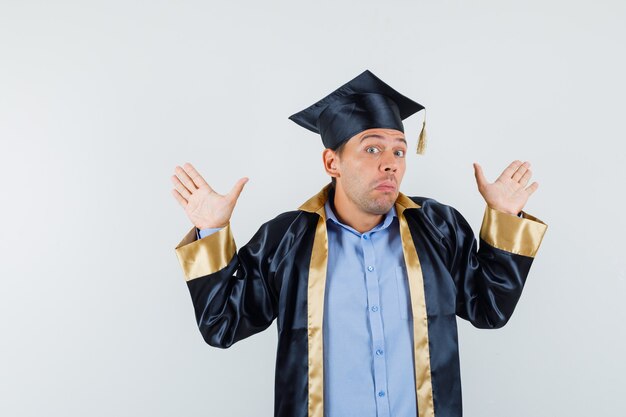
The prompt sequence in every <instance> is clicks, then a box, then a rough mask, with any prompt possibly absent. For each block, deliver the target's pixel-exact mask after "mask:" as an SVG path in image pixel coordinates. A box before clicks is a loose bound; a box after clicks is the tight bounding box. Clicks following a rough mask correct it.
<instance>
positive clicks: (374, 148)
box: [365, 146, 378, 153]
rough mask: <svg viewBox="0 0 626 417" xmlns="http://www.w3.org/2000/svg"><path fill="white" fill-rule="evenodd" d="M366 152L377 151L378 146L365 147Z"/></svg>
mask: <svg viewBox="0 0 626 417" xmlns="http://www.w3.org/2000/svg"><path fill="white" fill-rule="evenodd" d="M365 152H367V153H377V152H378V148H376V147H374V146H369V147H367V148H365Z"/></svg>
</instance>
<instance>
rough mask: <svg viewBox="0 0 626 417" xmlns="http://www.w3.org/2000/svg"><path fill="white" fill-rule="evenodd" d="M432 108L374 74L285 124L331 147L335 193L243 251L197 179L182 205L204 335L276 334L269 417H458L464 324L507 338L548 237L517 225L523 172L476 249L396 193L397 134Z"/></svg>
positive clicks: (435, 215) (220, 342)
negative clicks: (503, 332) (502, 331)
mask: <svg viewBox="0 0 626 417" xmlns="http://www.w3.org/2000/svg"><path fill="white" fill-rule="evenodd" d="M421 109H423V107H422V106H421V105H419V104H418V103H415V102H414V101H412V100H410V99H408V98H406V97H404V96H402V95H401V94H399V93H398V92H397V91H395V90H393V89H392V88H391V87H389V86H388V85H387V84H385V83H384V82H382V81H381V80H380V79H378V78H377V77H376V76H374V75H373V74H372V73H371V72H369V71H365V72H364V73H362V74H361V75H359V76H358V77H356V78H355V79H353V80H352V81H350V82H348V83H347V84H345V85H343V86H342V87H340V88H339V89H338V90H336V91H334V92H333V93H331V94H330V95H328V96H326V97H325V98H323V99H322V100H320V101H319V102H317V103H315V104H314V105H312V106H311V107H309V108H307V109H305V110H303V111H302V112H299V113H297V114H295V115H293V116H291V119H292V120H294V121H295V122H296V123H298V124H300V125H301V126H303V127H305V128H307V129H310V130H312V131H314V132H316V133H319V134H320V135H321V136H322V141H323V143H324V145H325V147H326V149H325V150H324V152H323V161H324V169H325V170H326V172H327V173H328V174H329V176H330V177H331V178H332V179H333V182H332V184H330V185H329V186H326V187H325V188H324V189H323V190H322V191H321V192H320V193H318V194H317V195H316V196H314V197H312V198H311V199H310V200H308V201H307V202H306V203H304V204H303V205H302V206H301V207H300V208H299V209H298V210H295V211H290V212H287V213H283V214H281V215H279V216H278V217H276V218H275V219H273V220H271V221H269V222H268V223H266V224H264V225H263V226H261V228H260V230H259V231H258V232H257V233H256V234H255V236H254V237H253V238H252V239H251V240H250V242H249V243H248V244H246V245H245V246H243V247H242V248H240V249H239V251H237V250H236V247H235V243H234V240H233V237H232V235H231V232H230V228H229V219H230V216H231V213H232V211H233V209H234V206H235V203H236V201H237V198H238V197H239V194H240V193H241V191H242V189H243V187H244V185H245V183H246V181H247V179H245V178H242V179H241V180H239V182H237V184H236V185H235V186H234V187H233V189H232V191H231V192H230V193H229V194H226V195H223V196H222V195H219V194H217V193H216V192H215V191H213V190H212V189H211V187H210V186H209V185H208V184H207V183H206V181H205V180H204V179H203V178H202V176H201V175H200V174H199V173H198V172H197V171H196V170H195V169H194V168H193V166H191V165H190V164H185V165H184V167H176V175H175V176H173V177H172V180H173V182H174V184H175V187H176V188H175V190H173V194H174V197H175V198H176V199H177V201H178V202H179V203H180V204H181V206H183V207H184V209H185V211H186V213H187V215H188V217H189V219H190V220H191V221H192V223H193V224H194V226H195V227H194V228H193V229H192V230H191V231H190V233H189V234H188V235H187V236H186V237H185V238H184V239H183V241H182V242H181V243H180V244H179V246H178V247H177V248H176V253H177V255H178V258H179V260H180V262H181V265H182V267H183V271H184V273H185V276H186V278H187V284H188V287H189V291H190V293H191V297H192V300H193V303H194V307H195V311H196V318H197V322H198V326H199V328H200V332H201V333H202V335H203V337H204V339H205V340H206V342H207V343H209V344H210V345H212V346H217V347H223V348H226V347H229V346H230V345H231V344H233V343H235V342H237V341H238V340H241V339H243V338H245V337H248V336H250V335H252V334H254V333H257V332H259V331H262V330H264V329H266V328H267V327H268V326H269V325H270V324H271V323H272V321H273V320H274V319H277V326H278V353H277V361H276V384H275V416H276V417H323V416H326V417H344V416H358V417H370V416H371V417H376V416H378V417H381V416H393V417H409V416H410V417H415V416H420V417H424V416H426V417H433V416H436V417H460V416H461V414H462V411H461V385H460V374H459V357H458V343H457V328H456V316H457V315H458V316H460V317H462V318H464V319H466V320H469V321H470V322H471V323H472V324H473V325H475V326H476V327H480V328H497V327H501V326H503V325H504V324H505V323H506V322H507V320H508V319H509V318H510V317H511V314H512V313H513V310H514V308H515V305H516V303H517V301H518V299H519V297H520V295H521V291H522V288H523V286H524V282H525V280H526V276H527V274H528V271H529V269H530V266H531V263H532V260H533V257H534V256H535V253H536V252H537V249H538V248H539V245H540V243H541V240H542V238H543V234H544V233H545V230H546V225H545V224H543V223H542V222H541V221H539V220H538V219H536V218H534V217H532V216H530V215H528V214H526V213H524V212H522V208H523V207H524V205H525V204H526V201H527V200H528V198H529V196H530V195H531V194H532V193H533V192H534V191H535V190H536V189H537V186H538V185H537V183H533V184H531V185H530V186H528V187H527V184H528V182H529V179H530V175H531V172H530V169H529V166H530V165H529V164H528V163H521V162H520V161H515V162H513V163H511V164H510V165H509V166H508V167H507V168H506V169H505V170H504V172H503V173H502V175H501V176H500V177H499V178H498V179H497V180H496V181H495V182H494V183H489V182H488V181H487V180H486V179H485V177H484V176H483V173H482V171H481V169H480V166H478V165H475V167H474V168H475V173H476V180H477V183H478V189H479V191H480V193H481V194H482V196H483V197H484V199H485V201H486V203H487V208H486V211H485V217H484V220H483V225H482V228H481V232H480V238H481V239H480V249H478V248H477V243H476V240H475V238H474V235H473V232H472V229H471V228H470V226H469V225H468V223H467V222H466V221H465V219H464V218H463V217H462V216H461V215H460V214H459V213H458V212H457V211H456V210H455V209H453V208H452V207H449V206H446V205H443V204H441V203H438V202H437V201H435V200H432V199H428V198H423V197H412V198H409V197H407V196H405V195H403V194H402V193H400V192H399V187H400V184H401V182H402V178H403V176H404V172H405V166H406V159H405V155H406V153H407V143H406V139H405V137H404V133H403V132H404V127H403V125H402V120H403V119H404V118H406V117H408V116H410V115H411V114H413V113H415V112H417V111H419V110H421Z"/></svg>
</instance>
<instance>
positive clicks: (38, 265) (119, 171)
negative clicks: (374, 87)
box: [0, 0, 626, 417]
mask: <svg viewBox="0 0 626 417" xmlns="http://www.w3.org/2000/svg"><path fill="white" fill-rule="evenodd" d="M224 3H226V2H224ZM624 21H626V3H624V2H623V1H608V0H604V1H593V2H591V1H590V2H582V1H571V0H570V1H546V0H542V1H539V0H533V1H503V0H499V1H495V0H494V1H484V0H480V1H430V2H425V1H387V2H380V1H377V2H374V1H363V0H360V1H356V0H354V1H349V2H348V1H339V0H336V1H315V2H313V1H309V2H296V1H281V2H277V1H247V2H230V5H225V4H217V2H209V1H195V2H194V1H142V2H139V1H111V0H109V1H90V2H89V1H86V2H78V1H74V2H71V1H57V2H52V1H47V2H44V1H40V2H34V1H8V0H2V1H0V141H1V147H0V175H1V185H2V187H1V190H0V196H1V203H2V204H1V205H0V210H1V212H0V213H1V215H0V256H1V262H0V277H1V281H0V285H1V287H0V415H2V416H94V417H95V416H107V417H109V416H271V415H272V413H273V383H274V358H275V338H276V331H275V327H274V326H272V327H271V328H270V329H269V330H267V331H266V332H264V333H262V334H259V335H257V336H254V337H252V338H250V339H247V340H244V341H242V342H240V343H238V344H236V345H234V346H233V347H232V348H231V349H228V350H219V349H215V348H211V347H209V346H208V345H205V344H204V342H203V341H202V338H201V336H200V334H199V332H198V331H197V328H196V324H195V319H194V315H193V309H192V306H191V301H190V299H189V295H188V292H187V288H186V285H185V282H184V280H183V276H182V272H181V270H180V268H179V265H178V263H177V260H176V257H175V254H174V250H173V249H174V246H175V245H176V244H177V243H178V242H179V240H180V239H181V238H182V236H183V235H184V234H185V233H186V232H187V230H188V229H189V227H190V223H189V222H188V220H187V219H186V217H185V215H184V213H183V211H182V210H181V208H180V207H179V206H178V204H177V203H176V202H175V201H174V199H173V198H172V197H171V195H170V189H171V184H170V175H171V174H172V173H173V168H174V166H175V165H176V164H182V163H184V162H186V161H191V162H193V163H194V164H195V165H196V166H197V167H198V169H199V170H200V171H201V172H202V173H203V174H204V175H205V177H206V178H207V180H208V181H209V182H210V183H211V184H212V185H213V186H214V188H216V189H217V190H219V191H222V192H225V191H228V190H229V189H230V187H231V186H232V185H233V184H234V182H235V181H236V180H237V179H238V178H240V177H242V176H244V175H246V176H249V177H250V182H249V184H248V185H247V186H246V189H245V190H244V192H243V194H242V197H241V199H240V201H239V204H238V206H237V208H236V211H235V214H234V216H233V219H232V224H233V229H234V233H235V237H236V240H237V242H238V244H239V245H242V244H244V243H245V242H246V241H247V240H248V239H249V238H250V237H251V236H252V234H253V233H254V232H255V231H256V229H257V228H258V227H259V225H260V224H261V223H262V222H264V221H267V220H269V219H271V218H273V217H274V216H276V215H277V214H278V213H280V212H282V211H287V210H291V209H294V208H296V207H297V206H298V205H299V204H300V203H302V202H303V201H305V200H306V199H307V198H308V197H309V196H311V195H313V194H314V193H316V192H317V191H318V190H319V189H320V188H321V187H322V186H323V185H325V184H326V182H327V178H326V176H325V174H324V173H323V170H322V164H321V152H322V145H321V141H320V140H319V138H318V137H317V136H316V135H314V134H312V133H310V132H308V131H306V130H304V129H302V128H300V127H298V126H297V125H295V124H294V123H292V122H291V121H289V120H288V119H287V117H288V116H289V115H291V114H292V113H294V112H296V111H299V110H301V109H302V108H304V107H306V106H308V105H310V104H311V103H313V102H314V101H316V100H318V99H319V98H321V97H322V96H324V95H326V94H327V93H329V92H330V91H332V90H334V89H335V88H336V87H338V86H339V85H341V84H343V83H344V82H346V81H348V80H349V79H351V78H353V77H354V76H356V75H357V74H359V73H360V72H362V71H363V70H364V69H370V70H371V71H373V72H374V73H375V74H376V75H378V76H380V77H381V78H382V79H384V80H385V81H387V82H388V83H389V84H391V85H392V86H394V87H396V88H397V89H398V90H400V91H401V92H402V93H404V94H406V95H407V96H409V97H411V98H413V99H415V100H416V101H418V102H420V103H422V104H424V105H425V106H426V107H427V109H428V110H427V112H428V113H427V127H428V132H429V147H428V151H427V154H426V155H425V156H423V157H419V156H416V155H414V154H413V153H411V154H410V155H409V157H408V160H407V164H408V170H407V174H406V176H405V180H404V183H403V185H402V191H403V192H405V193H406V194H409V195H423V196H429V197H432V198H435V199H437V200H439V201H441V202H444V203H447V204H450V205H453V206H454V207H456V208H457V209H459V210H460V211H461V212H462V213H463V214H464V216H465V217H466V218H467V219H468V220H469V221H470V223H471V224H472V226H473V227H474V228H475V231H478V228H479V227H480V222H481V218H482V212H483V208H484V204H483V201H482V199H481V197H480V195H479V194H478V192H477V191H476V187H475V183H474V178H473V172H472V165H471V164H472V162H473V161H479V162H481V163H482V164H483V166H484V168H485V172H486V174H487V175H488V177H489V178H491V179H494V178H495V177H496V176H497V175H498V174H499V172H500V171H501V170H502V169H503V168H504V167H505V166H506V165H507V164H508V163H509V162H510V161H511V160H513V159H516V158H519V159H523V160H526V159H527V160H530V161H531V162H532V164H533V171H534V173H535V179H536V180H537V181H539V183H540V187H539V190H538V191H537V192H536V193H535V195H533V197H532V198H531V200H530V202H529V204H528V206H527V208H526V209H527V211H528V212H530V213H531V214H534V215H536V216H538V217H539V218H541V219H542V220H544V221H546V222H547V223H548V224H549V229H548V232H547V234H546V238H545V240H544V243H543V246H542V247H541V249H540V251H539V254H538V257H537V258H536V261H535V263H534V265H533V267H532V270H531V274H530V277H529V279H528V283H527V287H526V289H525V292H524V294H523V296H522V299H521V301H520V303H519V305H518V308H517V311H516V314H515V315H514V317H513V319H512V320H511V321H510V322H509V324H508V325H507V326H506V327H505V328H503V329H501V330H497V331H484V330H477V329H474V328H472V327H471V326H469V325H468V324H467V323H465V322H461V321H460V323H459V324H460V347H461V362H462V380H463V388H464V391H463V394H464V409H465V415H466V416H469V417H474V416H475V417H502V416H508V417H553V416H568V417H572V416H624V415H626V405H625V404H624V401H623V396H624V391H625V383H624V375H626V363H625V360H624V352H625V351H626V337H625V331H624V327H625V323H626V314H625V313H624V307H623V303H624V298H625V297H624V295H625V294H626V268H625V267H624V258H625V255H624V253H625V249H626V244H625V243H624V234H625V233H626V221H625V220H624V219H625V216H624V214H623V210H622V208H623V205H624V201H625V199H624V186H625V185H626V184H625V182H626V181H625V177H626V175H625V174H624V165H625V163H626V158H625V155H626V152H625V151H626V149H625V146H624V140H625V139H626V137H625V136H626V135H625V134H624V117H625V110H626V106H625V105H624V97H626V82H625V81H624V74H626V60H625V59H624V40H625V39H626V26H625V25H624ZM421 120H422V116H421V114H420V115H416V116H414V117H411V118H410V119H408V120H407V121H406V123H405V127H406V133H407V138H408V139H409V143H410V144H411V147H414V146H415V144H416V141H417V136H418V133H419V129H420V127H421Z"/></svg>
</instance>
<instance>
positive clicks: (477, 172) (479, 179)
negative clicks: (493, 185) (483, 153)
mask: <svg viewBox="0 0 626 417" xmlns="http://www.w3.org/2000/svg"><path fill="white" fill-rule="evenodd" d="M474 177H476V184H478V188H482V187H483V186H485V185H487V183H488V181H487V178H485V174H484V173H483V168H482V167H481V166H480V165H479V164H478V163H477V162H474Z"/></svg>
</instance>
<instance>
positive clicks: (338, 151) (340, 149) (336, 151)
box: [330, 141, 347, 188]
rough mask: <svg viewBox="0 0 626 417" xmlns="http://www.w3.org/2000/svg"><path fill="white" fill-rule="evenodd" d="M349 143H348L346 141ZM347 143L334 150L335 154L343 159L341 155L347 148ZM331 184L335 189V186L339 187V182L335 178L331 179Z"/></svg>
mask: <svg viewBox="0 0 626 417" xmlns="http://www.w3.org/2000/svg"><path fill="white" fill-rule="evenodd" d="M346 142H347V141H346ZM346 142H343V143H342V144H341V145H339V146H338V147H337V149H334V151H335V153H336V154H337V156H339V157H341V154H342V153H343V151H344V148H345V146H346ZM330 184H331V186H332V187H333V188H335V186H336V185H337V180H336V179H335V177H331V178H330Z"/></svg>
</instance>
